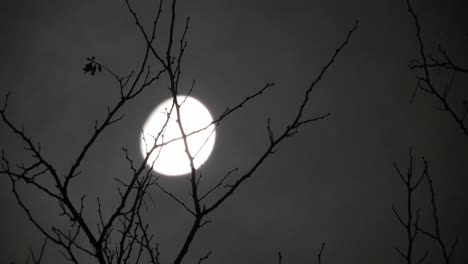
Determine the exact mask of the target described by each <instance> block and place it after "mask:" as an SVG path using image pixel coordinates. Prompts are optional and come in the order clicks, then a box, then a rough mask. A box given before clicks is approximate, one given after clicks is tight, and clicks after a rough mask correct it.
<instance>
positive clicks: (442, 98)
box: [406, 0, 468, 137]
mask: <svg viewBox="0 0 468 264" xmlns="http://www.w3.org/2000/svg"><path fill="white" fill-rule="evenodd" d="M406 4H407V7H408V12H409V13H410V15H411V16H412V18H413V20H414V25H415V27H416V37H417V40H418V45H419V56H420V60H421V62H418V63H415V64H410V65H409V67H410V68H411V69H421V70H422V71H423V73H424V74H423V77H419V78H418V85H417V87H418V89H420V90H422V91H424V92H426V93H428V94H430V95H432V96H433V97H434V98H436V99H437V100H438V101H439V103H440V104H441V105H442V107H441V110H443V111H446V112H448V114H449V115H450V116H451V117H452V119H453V120H454V121H455V123H457V125H458V126H459V127H460V129H461V130H462V132H463V133H464V134H465V136H467V137H468V127H467V125H466V124H465V118H466V116H467V114H468V105H467V103H465V101H466V100H464V101H462V103H463V105H462V107H463V108H462V112H461V114H457V112H458V111H456V110H455V108H454V107H453V105H451V104H450V103H449V102H448V100H447V95H448V93H447V89H444V91H443V92H440V91H438V89H436V86H435V84H434V83H433V81H432V78H431V73H430V68H434V67H437V68H445V69H450V70H452V71H454V72H463V73H466V72H467V70H466V69H465V68H463V67H460V66H457V65H455V64H454V63H453V62H452V60H451V59H450V57H449V56H448V55H447V53H446V52H445V51H444V50H443V49H442V48H441V47H440V46H439V52H440V53H441V54H442V56H443V57H444V61H442V62H439V61H437V60H435V59H432V61H433V62H429V61H428V56H427V55H426V50H425V45H424V41H423V38H422V30H421V25H420V23H419V18H418V15H417V14H416V12H415V11H414V9H413V7H412V5H411V3H410V0H406ZM414 96H415V93H413V96H412V98H414ZM411 101H413V100H411Z"/></svg>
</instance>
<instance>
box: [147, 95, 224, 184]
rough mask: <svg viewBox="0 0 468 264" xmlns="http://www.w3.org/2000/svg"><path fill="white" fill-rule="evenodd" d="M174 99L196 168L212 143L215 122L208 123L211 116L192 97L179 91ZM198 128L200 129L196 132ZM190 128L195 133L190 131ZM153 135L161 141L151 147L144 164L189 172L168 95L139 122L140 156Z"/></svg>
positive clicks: (168, 171)
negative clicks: (140, 133) (140, 127)
mask: <svg viewBox="0 0 468 264" xmlns="http://www.w3.org/2000/svg"><path fill="white" fill-rule="evenodd" d="M177 102H178V104H179V105H180V119H181V124H182V127H183V129H184V132H185V134H186V135H188V136H187V143H188V148H189V152H190V155H191V156H192V157H193V158H194V159H193V163H194V167H195V169H198V168H200V166H201V165H203V163H204V162H205V161H206V160H207V159H208V157H209V156H210V154H211V151H212V150H213V147H214V142H215V137H216V132H215V125H214V124H211V123H212V122H213V118H212V117H211V114H210V112H209V111H208V109H207V108H206V107H205V106H204V105H203V104H202V103H201V102H200V101H198V100H196V99H194V98H193V97H189V96H182V95H179V96H177ZM169 114H170V115H169ZM168 118H169V120H168ZM166 122H167V124H166ZM210 124H211V125H210ZM164 125H166V126H165V127H164ZM203 128H206V129H203ZM200 129H203V130H201V131H199V132H196V131H198V130H200ZM192 132H196V133H193V134H190V133H192ZM158 134H160V135H159V137H158ZM156 138H157V140H156V144H157V145H161V144H163V145H162V146H161V147H157V148H156V149H155V150H154V151H153V153H152V154H151V156H150V157H149V158H148V160H147V164H148V165H149V166H153V169H154V170H155V171H156V172H158V173H160V174H164V175H167V176H178V175H184V174H187V173H190V171H191V169H190V160H189V158H188V157H187V153H186V152H185V145H184V141H183V140H182V134H181V132H180V127H179V124H178V123H177V112H176V108H175V106H173V99H172V98H170V99H167V100H166V101H164V102H162V103H161V104H160V105H159V106H158V107H156V109H155V110H154V111H153V112H152V113H151V114H150V115H149V117H148V119H147V120H146V122H145V124H144V126H143V133H142V137H141V143H140V147H141V152H142V155H143V157H146V156H147V154H148V152H149V151H150V150H151V149H152V148H153V146H154V144H155V139H156Z"/></svg>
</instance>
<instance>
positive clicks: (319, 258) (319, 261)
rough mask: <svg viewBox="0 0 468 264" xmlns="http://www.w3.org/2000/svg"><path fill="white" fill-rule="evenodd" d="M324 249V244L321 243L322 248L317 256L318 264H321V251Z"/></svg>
mask: <svg viewBox="0 0 468 264" xmlns="http://www.w3.org/2000/svg"><path fill="white" fill-rule="evenodd" d="M324 248H325V242H323V243H322V247H321V248H320V251H319V253H318V254H317V258H318V264H322V254H323V249H324Z"/></svg>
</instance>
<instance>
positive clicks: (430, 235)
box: [392, 0, 468, 264]
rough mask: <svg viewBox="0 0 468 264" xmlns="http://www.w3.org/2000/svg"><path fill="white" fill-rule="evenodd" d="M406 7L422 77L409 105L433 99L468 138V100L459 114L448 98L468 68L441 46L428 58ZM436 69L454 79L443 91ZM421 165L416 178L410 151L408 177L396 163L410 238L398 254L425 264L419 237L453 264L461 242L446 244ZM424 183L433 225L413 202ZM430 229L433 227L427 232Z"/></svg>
mask: <svg viewBox="0 0 468 264" xmlns="http://www.w3.org/2000/svg"><path fill="white" fill-rule="evenodd" d="M406 6H407V8H408V13H409V14H410V16H411V18H412V20H413V23H414V26H415V28H416V38H417V43H418V47H419V59H417V60H415V61H414V62H413V63H410V64H409V68H410V69H411V70H421V71H422V75H421V76H418V78H417V87H416V89H415V90H414V92H413V95H412V97H411V100H410V102H412V101H413V100H414V98H415V96H416V93H417V91H418V90H421V91H423V92H425V93H427V94H429V95H431V96H432V97H434V98H435V99H436V100H437V101H438V102H439V104H440V105H441V106H442V107H440V109H441V110H442V111H445V112H447V113H448V115H449V116H450V117H451V118H452V120H453V121H454V123H456V124H457V126H458V127H459V128H460V129H461V130H462V132H463V134H464V135H465V136H467V137H468V130H467V128H468V127H467V124H466V116H467V115H468V102H467V101H466V100H461V103H462V107H461V111H458V110H457V107H456V105H454V104H453V103H451V102H450V101H449V98H448V96H449V94H450V91H451V89H452V86H453V78H454V76H455V73H462V74H466V73H468V70H467V68H465V67H463V66H460V65H459V64H458V63H455V62H454V60H453V59H452V58H451V57H450V56H449V55H448V54H447V52H446V51H445V50H444V49H443V48H442V46H441V45H439V46H438V53H439V56H440V57H439V58H437V57H433V56H431V55H428V53H427V50H426V44H425V42H424V40H423V37H422V28H421V24H420V21H419V17H418V15H417V13H416V12H415V10H414V8H413V6H412V4H411V1H410V0H406ZM434 69H436V70H447V71H450V72H451V73H452V79H451V80H450V82H449V83H448V85H446V86H445V87H444V88H443V89H440V87H437V86H436V85H435V82H434V77H433V76H432V70H434ZM421 162H422V165H423V166H422V170H421V172H420V174H419V175H418V176H417V177H416V178H415V169H414V167H415V161H414V157H413V154H412V152H411V150H410V153H409V164H408V169H407V172H406V174H404V173H403V172H402V170H401V169H400V167H399V166H398V165H397V164H396V163H394V167H395V169H396V172H397V174H398V176H399V177H400V179H401V180H402V182H403V183H404V185H405V190H406V204H405V206H404V208H405V211H406V216H404V214H402V213H401V212H400V211H398V210H397V209H396V208H395V207H392V210H393V212H394V214H395V216H396V218H397V219H398V221H399V223H400V224H401V225H402V226H403V228H404V229H405V231H406V236H407V245H406V249H405V250H402V249H400V248H398V247H397V248H396V250H397V252H398V253H399V255H400V256H401V257H402V258H403V259H404V260H405V261H406V263H408V264H410V263H418V264H419V263H424V261H425V260H426V259H427V257H428V256H429V252H428V251H426V252H425V253H424V254H422V256H416V254H415V252H414V248H415V246H414V245H415V242H416V238H417V237H418V235H419V236H420V237H421V238H426V239H429V240H432V241H434V242H436V244H437V246H438V247H439V248H440V253H441V255H442V259H443V263H445V264H450V263H453V262H454V257H453V256H454V252H455V248H456V246H457V244H458V238H456V239H455V240H454V242H452V243H451V244H450V243H448V242H447V240H446V239H445V237H444V238H443V235H442V231H441V225H440V215H439V210H438V205H437V201H436V197H437V195H436V191H435V187H434V181H433V179H432V177H431V176H430V173H429V163H428V161H427V160H426V159H425V158H424V157H422V158H421ZM424 181H425V182H426V183H427V186H428V188H427V189H428V191H429V192H428V193H429V197H430V204H431V211H432V212H431V214H430V215H431V217H430V219H429V220H426V222H429V223H430V224H423V223H422V222H423V220H422V219H421V217H420V215H421V214H420V213H421V207H420V206H418V205H417V204H416V201H415V198H414V197H415V195H414V194H415V192H416V191H417V190H419V189H421V187H420V186H422V185H421V183H422V182H424ZM423 226H425V227H423ZM427 226H432V227H431V228H428V227H427Z"/></svg>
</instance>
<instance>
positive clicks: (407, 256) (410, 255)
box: [392, 149, 427, 264]
mask: <svg viewBox="0 0 468 264" xmlns="http://www.w3.org/2000/svg"><path fill="white" fill-rule="evenodd" d="M424 165H425V166H424V169H423V172H422V173H421V176H419V177H418V178H416V179H415V178H414V176H415V175H414V174H415V173H414V158H413V153H412V151H411V149H410V151H409V162H408V169H407V172H406V175H403V173H402V171H401V170H400V168H399V167H398V165H397V164H396V163H393V166H394V167H395V170H396V172H397V174H398V176H399V177H400V179H401V181H402V182H403V183H404V185H405V187H406V188H405V189H406V208H405V209H406V217H403V216H402V214H401V213H400V212H398V210H397V209H396V208H395V206H392V211H393V213H394V214H395V217H396V218H397V219H398V222H399V223H400V224H401V225H402V226H403V228H404V229H405V230H406V241H407V247H406V249H405V250H401V249H400V248H398V247H396V248H395V249H396V251H397V252H398V254H399V255H400V256H401V257H402V258H403V259H404V260H405V261H406V263H408V264H411V263H414V261H413V259H414V244H415V239H416V237H417V235H418V233H419V230H418V229H417V228H416V227H417V225H418V222H419V209H417V210H416V212H415V209H414V191H415V190H416V189H417V188H418V187H419V186H420V184H421V182H422V179H423V178H424V173H425V172H426V171H427V166H426V164H424ZM415 213H416V215H415ZM405 218H406V219H405ZM424 258H425V257H423V258H422V259H421V260H420V261H419V262H418V263H420V262H422V260H423V259H424Z"/></svg>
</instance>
